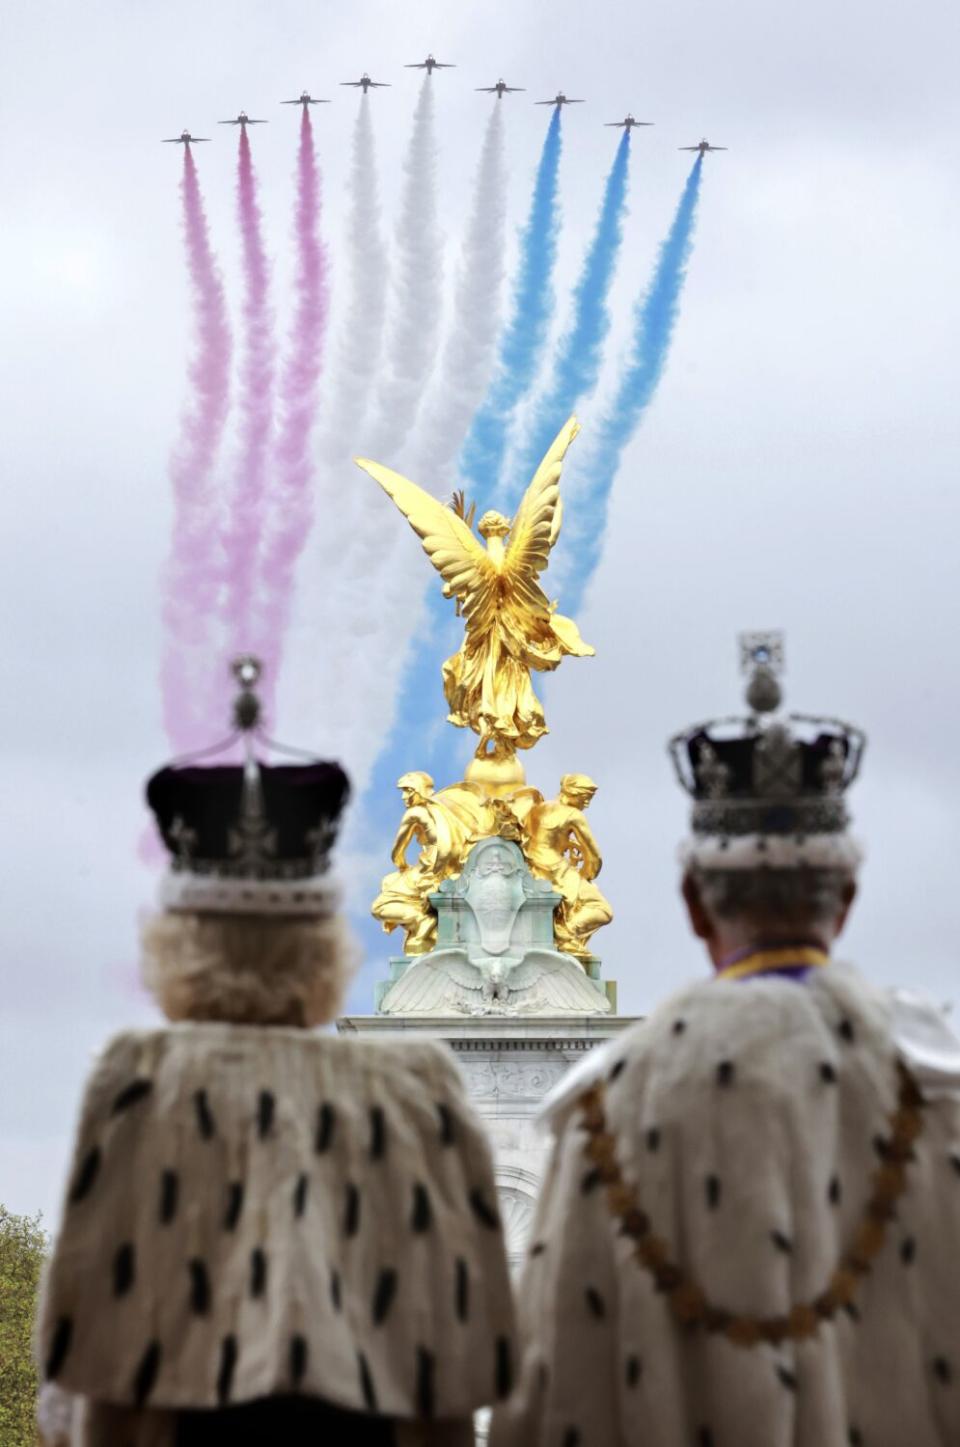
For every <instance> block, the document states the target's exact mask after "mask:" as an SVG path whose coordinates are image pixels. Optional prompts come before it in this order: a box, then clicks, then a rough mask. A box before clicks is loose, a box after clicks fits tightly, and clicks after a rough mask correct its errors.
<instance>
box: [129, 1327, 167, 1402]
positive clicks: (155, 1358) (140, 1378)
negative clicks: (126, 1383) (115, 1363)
mask: <svg viewBox="0 0 960 1447" xmlns="http://www.w3.org/2000/svg"><path fill="white" fill-rule="evenodd" d="M162 1355H163V1350H162V1348H161V1346H160V1343H159V1342H158V1341H152V1342H151V1343H150V1345H149V1346H148V1347H147V1349H146V1351H145V1352H144V1354H143V1356H142V1357H141V1358H140V1365H139V1366H138V1367H137V1370H136V1372H135V1373H134V1376H133V1400H134V1401H135V1402H136V1404H137V1406H138V1407H142V1406H143V1405H144V1403H145V1402H146V1400H147V1398H148V1397H149V1396H150V1393H151V1392H152V1391H153V1389H154V1387H155V1386H156V1382H157V1375H158V1373H159V1371H160V1359H161V1357H162Z"/></svg>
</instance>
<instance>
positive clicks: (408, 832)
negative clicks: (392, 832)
mask: <svg viewBox="0 0 960 1447" xmlns="http://www.w3.org/2000/svg"><path fill="white" fill-rule="evenodd" d="M416 834H417V821H416V819H411V818H410V817H409V815H407V814H404V816H403V818H402V819H401V820H400V828H399V829H398V830H397V837H396V839H394V841H393V848H392V850H391V851H390V858H391V859H392V860H393V862H394V864H395V865H396V866H397V868H398V869H409V868H410V866H409V865H408V864H407V850H408V849H409V848H410V844H411V842H412V840H413V839H415V838H416Z"/></svg>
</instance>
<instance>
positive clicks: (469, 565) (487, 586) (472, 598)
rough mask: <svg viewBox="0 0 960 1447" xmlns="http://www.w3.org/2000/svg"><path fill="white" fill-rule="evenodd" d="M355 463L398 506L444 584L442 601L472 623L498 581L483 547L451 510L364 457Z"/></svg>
mask: <svg viewBox="0 0 960 1447" xmlns="http://www.w3.org/2000/svg"><path fill="white" fill-rule="evenodd" d="M354 461H355V462H356V464H357V466H358V467H362V468H363V470H364V472H368V473H369V474H370V476H371V477H372V478H373V480H374V481H375V482H379V484H380V486H381V487H382V488H383V490H384V492H385V493H386V494H387V496H388V497H390V498H392V499H393V501H394V502H395V503H396V505H397V507H398V508H399V509H400V511H401V512H402V513H403V515H404V517H405V518H406V520H407V522H408V523H409V524H410V526H411V527H412V528H413V531H414V532H415V533H416V535H417V537H418V538H419V539H420V540H421V542H422V543H423V550H424V552H425V553H426V555H427V557H428V558H429V559H430V561H431V563H432V564H433V566H434V567H435V568H436V570H437V572H438V573H439V574H440V576H441V578H442V579H443V591H444V594H445V596H446V597H448V598H451V597H455V598H457V599H458V601H459V603H460V607H461V611H462V612H463V615H464V617H465V618H466V619H467V621H468V622H473V621H474V620H475V618H476V615H477V614H478V613H479V612H481V611H482V609H483V605H484V603H486V602H489V601H492V597H493V593H494V589H493V586H492V585H493V583H494V582H495V580H496V569H495V567H494V565H493V563H492V561H491V560H490V558H489V557H488V555H487V551H486V549H485V548H484V546H483V544H482V543H481V542H480V540H479V539H478V538H476V537H474V535H473V533H472V532H471V530H470V528H469V527H468V526H467V524H466V523H465V522H464V520H463V518H461V517H458V515H457V514H456V513H455V512H454V510H453V508H451V507H448V506H447V505H446V504H445V503H442V502H438V501H437V499H436V498H435V497H431V495H430V493H429V492H425V491H424V489H423V488H422V487H418V486H417V484H416V483H415V482H410V481H409V479H408V478H406V477H402V476H401V475H400V473H399V472H394V471H393V470H392V469H391V468H389V467H383V466H382V465H381V463H379V462H371V461H370V460H369V459H368V458H366V457H357V458H355V459H354Z"/></svg>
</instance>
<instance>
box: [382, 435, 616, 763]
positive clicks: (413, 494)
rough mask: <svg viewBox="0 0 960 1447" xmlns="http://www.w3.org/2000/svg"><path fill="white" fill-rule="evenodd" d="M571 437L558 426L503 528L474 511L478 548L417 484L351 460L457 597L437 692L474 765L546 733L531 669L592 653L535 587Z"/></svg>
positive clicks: (553, 527)
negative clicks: (473, 739)
mask: <svg viewBox="0 0 960 1447" xmlns="http://www.w3.org/2000/svg"><path fill="white" fill-rule="evenodd" d="M579 430H580V428H579V425H578V423H577V422H576V420H575V419H574V418H572V417H571V419H570V420H569V422H567V423H566V425H565V426H564V427H563V428H561V430H560V432H559V434H558V435H557V437H556V440H555V441H554V443H553V445H552V447H551V448H550V450H549V451H548V452H547V455H546V457H545V458H544V459H543V461H542V462H541V464H540V466H539V467H538V468H537V471H536V473H535V475H534V478H533V481H532V482H531V483H530V486H529V487H528V488H527V491H526V493H525V494H524V497H523V501H522V502H521V504H520V506H519V508H518V509H517V512H516V516H515V517H514V519H513V521H512V522H510V521H509V519H507V518H505V517H504V516H503V514H502V513H499V512H492V511H491V512H485V513H484V514H483V516H482V517H481V519H480V521H479V523H478V524H477V532H478V533H479V534H480V537H481V538H483V539H484V541H485V543H486V546H484V543H483V542H481V541H480V540H479V539H478V538H477V537H476V536H475V535H474V533H473V530H472V528H471V527H470V526H469V525H468V523H467V521H466V520H465V519H464V518H463V517H461V516H459V515H458V512H457V511H455V510H454V509H453V508H451V507H449V506H447V505H445V504H444V503H441V502H438V501H437V499H436V498H435V497H432V496H431V495H430V493H428V492H425V491H424V490H423V488H421V487H418V486H417V485H416V483H413V482H409V481H408V480H407V478H405V477H401V476H400V474H399V473H397V472H392V471H391V470H390V468H388V467H382V466H381V465H380V463H378V462H369V461H367V459H366V458H360V457H358V458H357V459H356V461H357V463H358V465H359V466H360V467H362V468H363V469H364V471H365V472H368V473H369V474H370V476H371V477H372V478H374V479H375V481H377V482H379V484H380V486H381V487H382V488H383V490H384V492H385V493H387V495H388V496H389V497H391V498H392V499H393V501H394V502H395V503H396V505H397V507H398V508H399V509H400V511H401V512H402V513H403V515H404V517H405V518H406V519H407V521H408V522H409V524H410V526H411V527H412V528H413V530H414V532H415V533H416V534H417V536H418V537H419V538H420V540H421V542H422V543H423V548H424V551H425V553H426V554H427V557H428V558H429V559H430V561H431V563H432V564H433V566H434V567H435V568H436V570H437V572H438V573H439V574H440V576H441V577H442V579H443V592H444V596H445V597H447V598H456V600H457V603H458V607H459V611H460V613H461V614H462V616H463V619H464V622H465V625H466V636H465V637H464V640H463V643H462V644H461V646H460V648H459V649H458V650H457V652H456V653H455V654H453V655H452V657H450V658H448V659H447V661H446V662H445V663H444V665H443V691H444V694H445V696H446V700H447V704H448V707H449V709H450V713H449V720H450V722H451V723H452V724H456V725H457V727H458V728H471V729H473V731H474V733H476V734H478V735H479V739H480V742H479V744H478V745H477V749H476V757H477V758H478V759H507V758H510V757H512V755H513V754H514V753H515V751H516V750H517V749H529V748H532V747H533V745H534V744H535V743H536V742H537V739H539V738H540V737H541V736H542V735H543V734H545V733H546V732H547V726H546V722H545V720H544V716H543V705H542V704H541V703H540V700H539V699H538V698H537V695H536V694H535V693H534V691H533V685H532V683H531V680H530V674H531V671H535V672H537V673H545V672H550V671H551V670H553V669H554V668H556V667H557V666H558V664H559V663H560V661H561V659H562V658H563V657H564V656H565V655H567V654H571V655H572V656H573V657H575V658H585V657H589V656H591V655H592V654H593V652H594V650H593V649H592V648H591V647H590V646H589V644H587V643H584V641H583V639H582V638H581V637H580V633H579V631H578V629H577V625H576V624H575V623H574V622H573V620H572V619H570V618H564V617H563V616H562V615H561V614H560V613H557V612H556V606H557V605H556V603H551V602H550V600H549V599H548V598H547V595H546V593H544V591H543V589H542V588H541V587H540V583H539V578H540V574H541V573H543V572H544V570H545V569H546V567H547V563H548V561H549V558H550V551H551V549H552V548H553V545H554V543H555V542H556V541H557V537H558V536H559V533H560V521H561V516H562V507H561V503H560V472H561V469H562V467H563V459H564V456H565V455H566V451H567V448H568V447H569V446H570V443H571V442H572V441H573V439H574V438H575V437H576V435H577V433H578V432H579ZM461 510H462V509H461Z"/></svg>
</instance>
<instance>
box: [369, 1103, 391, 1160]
mask: <svg viewBox="0 0 960 1447" xmlns="http://www.w3.org/2000/svg"><path fill="white" fill-rule="evenodd" d="M386 1152H387V1123H386V1120H385V1119H384V1114H383V1107H382V1106H380V1105H373V1106H371V1107H370V1159H371V1160H372V1161H382V1160H383V1157H384V1156H385V1155H386Z"/></svg>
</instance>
